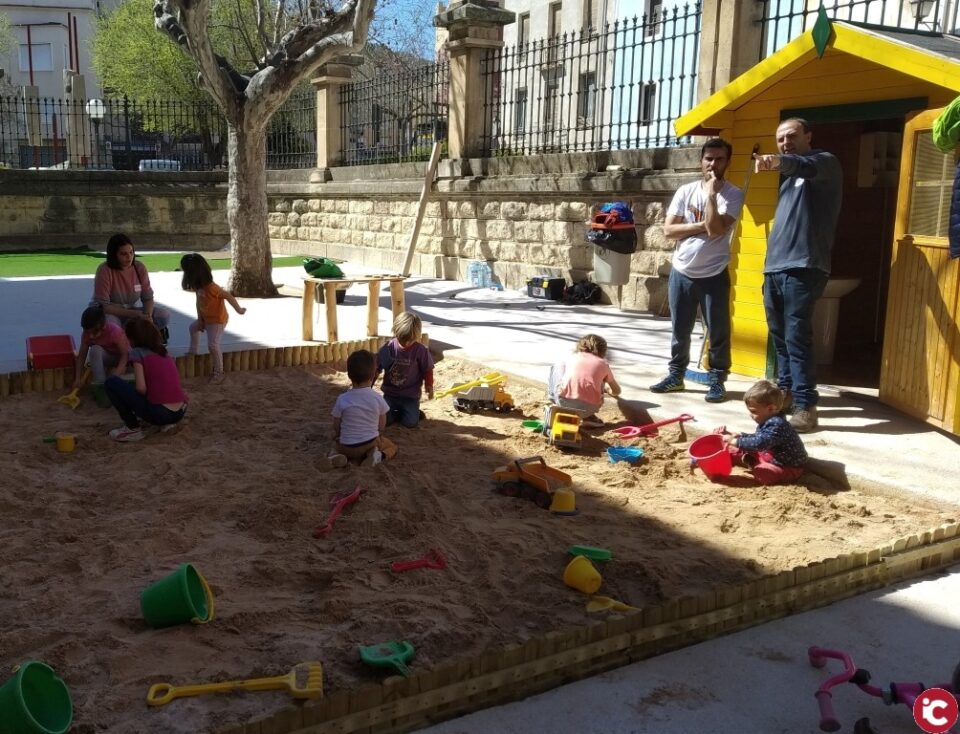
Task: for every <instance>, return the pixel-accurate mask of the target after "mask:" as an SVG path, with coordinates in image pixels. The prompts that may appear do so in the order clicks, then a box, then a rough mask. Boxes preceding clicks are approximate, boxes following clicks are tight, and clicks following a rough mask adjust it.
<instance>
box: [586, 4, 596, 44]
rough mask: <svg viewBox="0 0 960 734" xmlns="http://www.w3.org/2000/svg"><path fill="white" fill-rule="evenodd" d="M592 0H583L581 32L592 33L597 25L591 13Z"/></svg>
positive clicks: (592, 9)
mask: <svg viewBox="0 0 960 734" xmlns="http://www.w3.org/2000/svg"><path fill="white" fill-rule="evenodd" d="M593 13H594V7H593V0H583V33H584V35H587V34H589V33H592V32H593V31H594V29H596V27H597V18H596V16H595V15H594V14H593Z"/></svg>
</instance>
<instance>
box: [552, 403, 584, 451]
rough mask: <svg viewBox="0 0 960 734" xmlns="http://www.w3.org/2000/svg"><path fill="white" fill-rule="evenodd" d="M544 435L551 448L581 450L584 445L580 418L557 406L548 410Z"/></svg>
mask: <svg viewBox="0 0 960 734" xmlns="http://www.w3.org/2000/svg"><path fill="white" fill-rule="evenodd" d="M544 434H545V435H546V437H547V443H549V444H550V445H551V446H563V447H568V448H572V449H579V448H580V447H581V446H582V444H583V441H582V440H581V438H580V416H579V415H578V414H577V413H574V412H572V411H569V410H564V409H563V408H561V407H559V406H556V405H551V406H550V407H549V408H547V420H546V421H544Z"/></svg>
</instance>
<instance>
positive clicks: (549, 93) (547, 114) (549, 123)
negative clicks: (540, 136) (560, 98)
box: [543, 84, 560, 130]
mask: <svg viewBox="0 0 960 734" xmlns="http://www.w3.org/2000/svg"><path fill="white" fill-rule="evenodd" d="M559 90H560V87H559V85H557V84H548V85H547V86H546V88H545V89H544V94H543V127H544V129H545V130H552V129H553V124H554V122H556V119H557V93H558V92H559Z"/></svg>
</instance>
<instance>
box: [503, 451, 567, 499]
mask: <svg viewBox="0 0 960 734" xmlns="http://www.w3.org/2000/svg"><path fill="white" fill-rule="evenodd" d="M493 481H494V482H496V484H497V487H496V489H497V492H499V493H500V494H503V495H506V496H507V497H521V498H523V499H526V500H530V501H531V502H533V503H534V504H535V505H536V506H537V507H542V508H544V509H548V508H550V506H551V504H552V503H553V496H554V493H555V492H557V491H558V490H561V489H565V488H567V487H569V486H570V485H571V483H572V480H571V478H570V475H569V474H566V473H564V472H562V471H560V470H559V469H554V468H552V467H549V466H547V462H545V461H544V460H543V457H542V456H528V457H526V458H524V459H516V460H514V461H511V462H510V463H509V464H507V465H506V466H501V467H499V468H497V470H496V471H494V472H493Z"/></svg>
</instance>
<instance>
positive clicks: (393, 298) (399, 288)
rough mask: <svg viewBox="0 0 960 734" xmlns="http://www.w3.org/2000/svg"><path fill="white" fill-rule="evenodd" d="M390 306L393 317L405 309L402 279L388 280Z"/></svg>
mask: <svg viewBox="0 0 960 734" xmlns="http://www.w3.org/2000/svg"><path fill="white" fill-rule="evenodd" d="M390 307H391V310H392V311H393V318H394V319H396V318H397V316H399V315H400V314H402V313H403V312H404V311H405V310H406V303H405V301H404V294H403V281H402V280H391V281H390Z"/></svg>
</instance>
